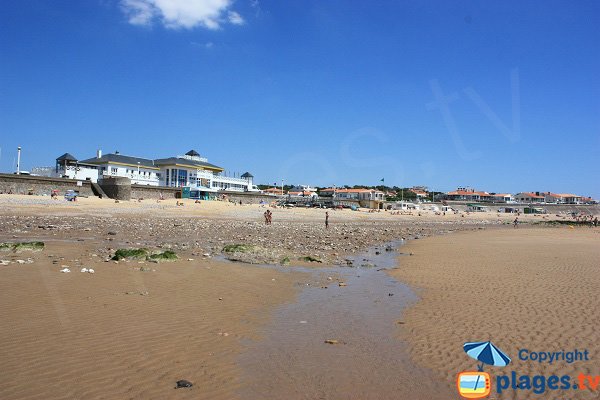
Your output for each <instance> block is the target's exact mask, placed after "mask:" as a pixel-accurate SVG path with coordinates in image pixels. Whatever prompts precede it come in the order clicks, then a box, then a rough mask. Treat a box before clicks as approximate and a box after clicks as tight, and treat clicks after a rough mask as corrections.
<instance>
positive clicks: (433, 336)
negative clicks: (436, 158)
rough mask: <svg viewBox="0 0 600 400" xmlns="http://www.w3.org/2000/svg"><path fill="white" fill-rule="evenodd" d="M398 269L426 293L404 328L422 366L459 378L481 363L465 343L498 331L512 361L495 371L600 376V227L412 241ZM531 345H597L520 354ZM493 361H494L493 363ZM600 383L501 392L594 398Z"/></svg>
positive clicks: (514, 395) (515, 395) (547, 348)
mask: <svg viewBox="0 0 600 400" xmlns="http://www.w3.org/2000/svg"><path fill="white" fill-rule="evenodd" d="M404 251H405V252H413V253H414V255H413V256H409V257H403V258H402V260H401V262H400V263H401V268H399V269H397V270H394V271H392V276H394V277H396V278H397V279H399V280H401V281H404V282H407V283H409V284H410V285H411V287H414V288H416V290H417V294H418V295H419V296H420V297H421V300H420V301H419V302H418V303H417V304H416V305H415V306H414V307H411V308H409V309H408V311H407V312H406V313H405V316H404V319H405V322H406V323H405V324H404V325H402V327H401V328H399V329H398V334H399V337H401V338H402V339H404V340H407V341H408V342H409V344H410V349H411V356H412V358H413V360H414V361H415V362H416V363H417V364H418V365H420V366H422V367H425V368H429V369H432V370H434V371H435V373H436V376H437V377H438V378H439V379H440V380H442V381H445V382H447V384H448V385H449V386H454V382H455V379H456V374H457V373H458V372H460V371H463V370H476V361H475V360H473V359H471V358H469V357H468V356H467V355H466V354H465V353H464V352H463V350H462V345H463V343H464V342H469V341H487V340H491V341H492V342H493V343H494V344H495V345H497V346H498V347H499V348H501V349H502V350H503V351H505V352H506V353H507V354H508V355H509V356H510V357H511V358H512V360H513V361H512V363H511V364H509V365H508V366H507V367H505V368H494V367H489V371H488V372H490V373H491V374H492V375H501V374H510V373H511V372H513V371H515V372H516V373H517V374H519V375H525V374H529V375H531V376H533V375H540V374H541V375H547V376H550V375H553V374H555V375H559V376H561V375H564V374H568V375H571V376H573V377H576V376H577V375H578V374H579V373H584V374H586V375H600V314H598V310H599V309H600V269H599V268H600V229H597V228H596V229H591V228H576V229H569V228H567V227H562V228H553V229H508V230H496V231H483V232H478V233H476V234H475V233H454V234H452V235H446V236H440V237H434V238H428V239H424V240H418V241H411V242H410V243H409V244H408V245H407V246H406V247H405V249H404ZM520 349H528V350H530V351H548V352H550V351H562V350H565V351H572V350H575V349H579V350H583V349H587V350H589V354H590V360H589V361H580V362H574V363H571V364H569V363H567V362H564V361H563V362H555V363H553V364H552V365H549V364H548V363H539V362H532V361H523V360H519V357H518V354H519V350H520ZM486 370H487V369H486ZM598 393H599V392H595V393H593V392H589V391H579V390H577V391H573V390H569V391H566V392H565V391H562V390H556V391H547V392H546V393H544V394H543V397H540V395H539V394H533V393H532V392H531V391H525V390H517V391H515V390H508V391H505V392H504V393H502V394H501V395H498V394H497V393H495V392H492V397H491V398H498V399H512V398H515V399H530V398H531V399H533V398H544V399H565V398H570V399H592V398H594V399H595V398H598V397H600V394H598Z"/></svg>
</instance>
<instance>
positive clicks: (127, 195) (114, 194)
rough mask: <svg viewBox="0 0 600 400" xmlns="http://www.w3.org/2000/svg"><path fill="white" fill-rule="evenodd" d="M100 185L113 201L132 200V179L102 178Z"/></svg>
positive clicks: (119, 177) (118, 177)
mask: <svg viewBox="0 0 600 400" xmlns="http://www.w3.org/2000/svg"><path fill="white" fill-rule="evenodd" d="M98 184H99V185H100V187H101V188H102V190H104V193H106V195H107V196H108V197H110V198H111V199H115V200H124V201H128V200H131V179H129V178H125V177H121V176H110V177H105V178H102V180H100V182H98Z"/></svg>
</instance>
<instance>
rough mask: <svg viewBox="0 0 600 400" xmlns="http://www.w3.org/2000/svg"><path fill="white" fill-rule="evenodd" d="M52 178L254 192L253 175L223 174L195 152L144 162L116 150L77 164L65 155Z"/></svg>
mask: <svg viewBox="0 0 600 400" xmlns="http://www.w3.org/2000/svg"><path fill="white" fill-rule="evenodd" d="M56 176H60V177H65V178H71V179H78V180H90V181H92V182H97V181H98V180H99V179H101V178H102V177H104V176H115V177H126V178H129V179H131V183H132V184H138V185H149V186H167V187H183V186H189V187H192V188H201V189H203V190H204V191H211V192H216V191H218V190H231V191H257V190H258V189H256V186H254V185H253V178H254V177H253V176H252V174H250V173H249V172H246V173H245V174H243V175H241V176H240V177H239V178H238V177H229V176H225V175H223V168H221V167H219V166H216V165H214V164H210V163H209V162H208V160H207V159H206V158H202V157H200V154H198V152H196V151H195V150H190V151H188V152H187V153H186V154H185V155H182V156H176V157H169V158H161V159H155V160H152V159H147V158H141V157H133V156H126V155H122V154H120V153H119V152H118V151H117V152H114V153H111V154H104V155H103V154H102V152H101V151H100V150H98V152H97V153H96V157H94V158H88V159H86V160H82V161H78V160H77V159H76V158H75V157H73V156H72V155H71V154H69V153H65V154H63V155H62V156H60V157H59V158H57V159H56Z"/></svg>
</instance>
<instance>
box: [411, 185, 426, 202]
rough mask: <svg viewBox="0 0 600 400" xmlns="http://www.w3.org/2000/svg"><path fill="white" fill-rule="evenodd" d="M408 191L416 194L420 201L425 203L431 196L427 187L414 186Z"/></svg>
mask: <svg viewBox="0 0 600 400" xmlns="http://www.w3.org/2000/svg"><path fill="white" fill-rule="evenodd" d="M408 191H409V192H411V193H414V194H415V195H416V196H417V200H419V201H423V200H425V199H427V197H428V196H429V191H428V190H427V187H426V186H413V187H412V188H411V189H409V190H408Z"/></svg>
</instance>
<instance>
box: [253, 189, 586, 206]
mask: <svg viewBox="0 0 600 400" xmlns="http://www.w3.org/2000/svg"><path fill="white" fill-rule="evenodd" d="M408 191H409V192H412V193H413V194H414V196H415V197H416V198H417V201H425V200H428V199H431V193H430V192H429V190H428V189H427V187H425V186H414V187H412V188H411V189H408ZM264 192H265V193H269V194H273V195H278V196H282V195H286V194H287V195H288V196H290V197H303V198H313V199H316V198H318V197H323V198H333V199H335V200H353V201H375V202H383V201H385V200H386V198H390V197H398V193H396V192H383V191H380V190H377V189H365V188H355V189H346V188H341V189H340V188H325V189H316V188H311V187H310V186H306V185H302V186H296V187H294V188H292V189H291V190H290V191H289V192H287V193H285V192H284V191H283V190H282V189H280V188H276V187H273V188H270V189H266V190H264ZM405 193H406V192H405ZM435 200H449V201H467V202H484V203H507V204H516V203H521V204H589V203H593V202H594V200H593V199H592V198H589V197H583V196H578V195H574V194H569V193H552V192H521V193H517V194H514V195H513V194H511V193H488V192H485V191H477V190H475V189H472V188H469V187H459V188H457V189H456V190H454V191H451V192H448V193H445V194H442V195H437V194H436V196H435Z"/></svg>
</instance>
